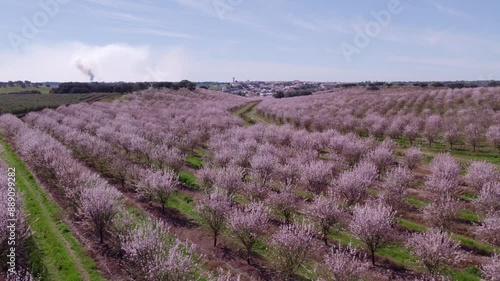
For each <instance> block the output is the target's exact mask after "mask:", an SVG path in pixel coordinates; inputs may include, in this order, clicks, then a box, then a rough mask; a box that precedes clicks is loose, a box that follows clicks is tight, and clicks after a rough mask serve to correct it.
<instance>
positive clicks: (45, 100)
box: [0, 93, 119, 115]
mask: <svg viewBox="0 0 500 281" xmlns="http://www.w3.org/2000/svg"><path fill="white" fill-rule="evenodd" d="M117 96H119V94H110V93H92V94H47V95H40V94H9V95H7V94H5V95H0V114H5V113H11V114H14V115H24V114H26V113H28V112H31V111H38V110H42V109H44V108H56V107H59V106H61V105H68V104H74V103H80V102H92V101H97V100H103V99H107V98H110V99H113V98H115V97H117Z"/></svg>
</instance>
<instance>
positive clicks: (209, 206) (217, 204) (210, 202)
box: [196, 189, 231, 247]
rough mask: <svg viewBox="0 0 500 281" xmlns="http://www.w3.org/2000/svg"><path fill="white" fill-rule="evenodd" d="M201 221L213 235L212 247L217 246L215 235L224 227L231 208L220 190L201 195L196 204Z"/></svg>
mask: <svg viewBox="0 0 500 281" xmlns="http://www.w3.org/2000/svg"><path fill="white" fill-rule="evenodd" d="M196 208H197V210H198V213H199V214H200V217H201V219H202V220H203V222H204V223H205V224H206V225H207V226H208V227H209V228H210V231H211V232H212V234H213V236H214V247H216V246H217V237H218V236H219V234H220V233H221V231H222V230H223V229H224V226H225V224H226V220H227V215H228V213H229V211H230V210H231V202H230V201H229V200H228V198H227V195H226V194H225V192H224V191H222V190H218V189H217V190H215V191H214V192H212V193H211V194H208V196H205V197H203V198H202V199H201V200H200V201H199V202H198V204H197V206H196Z"/></svg>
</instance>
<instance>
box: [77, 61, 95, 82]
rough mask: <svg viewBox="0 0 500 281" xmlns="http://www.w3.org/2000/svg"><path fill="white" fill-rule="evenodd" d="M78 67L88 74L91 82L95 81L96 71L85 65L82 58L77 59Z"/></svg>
mask: <svg viewBox="0 0 500 281" xmlns="http://www.w3.org/2000/svg"><path fill="white" fill-rule="evenodd" d="M76 67H77V68H78V69H79V70H80V71H81V72H82V73H83V74H85V75H87V76H88V77H89V78H90V82H94V77H95V76H94V73H93V72H92V69H90V67H88V66H86V65H84V64H83V63H82V60H81V59H77V60H76Z"/></svg>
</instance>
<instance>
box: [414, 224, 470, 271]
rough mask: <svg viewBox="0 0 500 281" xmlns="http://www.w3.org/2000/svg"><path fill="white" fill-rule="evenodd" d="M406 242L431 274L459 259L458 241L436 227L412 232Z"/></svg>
mask: <svg viewBox="0 0 500 281" xmlns="http://www.w3.org/2000/svg"><path fill="white" fill-rule="evenodd" d="M406 244H407V246H408V247H409V248H411V249H412V253H413V254H414V255H415V256H417V258H418V259H419V260H420V261H421V262H422V263H423V264H424V265H425V267H426V268H427V270H428V271H429V273H430V274H431V275H436V274H438V273H439V272H440V271H441V270H442V269H443V267H444V266H445V265H451V264H455V263H456V262H457V261H459V260H460V259H461V254H460V253H459V251H458V249H459V247H460V243H459V242H456V241H453V240H452V239H451V237H450V236H449V235H448V234H446V233H444V232H442V231H440V230H437V229H429V230H428V231H427V232H424V233H416V234H413V236H412V237H411V238H410V239H408V242H407V243H406Z"/></svg>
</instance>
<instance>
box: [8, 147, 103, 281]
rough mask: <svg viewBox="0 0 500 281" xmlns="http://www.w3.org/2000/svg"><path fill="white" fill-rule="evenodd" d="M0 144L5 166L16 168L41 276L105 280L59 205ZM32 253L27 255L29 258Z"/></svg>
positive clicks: (9, 150) (19, 189)
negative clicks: (42, 266)
mask: <svg viewBox="0 0 500 281" xmlns="http://www.w3.org/2000/svg"><path fill="white" fill-rule="evenodd" d="M0 143H1V145H2V146H3V147H4V153H3V154H2V155H1V157H2V158H3V159H4V161H5V163H6V164H7V165H9V167H15V168H16V182H17V189H18V192H19V193H20V194H22V197H23V200H24V209H25V212H26V213H27V214H29V216H28V221H29V225H30V227H31V229H32V230H33V232H34V235H33V239H34V243H35V245H36V247H37V248H38V250H39V251H40V252H41V255H42V257H39V258H40V259H42V261H41V262H42V263H43V265H44V267H45V268H46V276H43V277H44V278H43V279H44V280H61V281H62V280H71V281H73V280H75V281H76V280H84V281H88V280H105V279H104V278H103V277H102V276H101V274H100V273H99V271H98V269H97V268H96V265H95V263H94V261H93V260H92V259H91V258H90V257H89V256H88V254H87V253H86V252H85V250H84V248H83V247H82V245H80V244H79V242H78V241H77V239H76V238H75V237H74V236H73V235H72V234H71V232H70V230H69V228H68V226H66V225H65V224H64V222H63V221H62V220H61V219H60V217H61V216H62V212H63V211H62V210H61V208H60V207H59V206H58V205H57V204H56V203H54V202H53V201H52V200H51V199H50V198H49V196H48V195H47V194H46V193H45V191H44V190H43V189H41V188H40V186H39V185H38V184H37V182H36V180H35V178H34V177H33V175H32V174H31V172H30V171H29V169H28V168H27V167H26V166H25V165H24V163H23V162H22V161H21V159H20V158H19V157H18V156H17V155H16V154H15V153H14V152H13V151H12V149H11V148H10V146H9V145H8V144H7V143H5V142H4V141H3V140H0ZM31 258H32V257H29V260H30V262H32V260H31Z"/></svg>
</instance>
